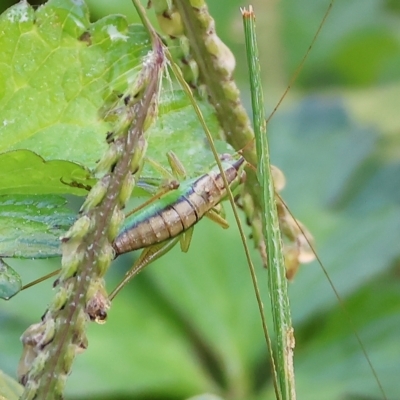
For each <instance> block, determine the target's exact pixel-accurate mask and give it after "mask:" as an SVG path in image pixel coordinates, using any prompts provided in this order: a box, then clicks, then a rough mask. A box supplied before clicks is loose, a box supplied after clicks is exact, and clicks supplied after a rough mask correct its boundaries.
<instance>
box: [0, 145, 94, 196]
mask: <svg viewBox="0 0 400 400" xmlns="http://www.w3.org/2000/svg"><path fill="white" fill-rule="evenodd" d="M0 164H1V169H0V195H2V194H7V193H13V194H33V195H39V194H48V193H58V194H74V195H77V196H82V195H86V194H87V190H85V189H83V188H81V187H76V186H77V185H81V186H85V187H86V186H90V185H93V184H94V182H95V180H94V179H91V178H90V174H89V172H88V171H87V170H85V168H83V167H81V166H80V165H78V164H75V163H72V162H70V161H57V160H54V161H47V162H46V161H45V160H43V158H42V157H40V156H38V155H36V154H35V153H33V152H31V151H29V150H15V151H10V152H8V153H2V154H0Z"/></svg>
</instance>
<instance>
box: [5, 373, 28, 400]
mask: <svg viewBox="0 0 400 400" xmlns="http://www.w3.org/2000/svg"><path fill="white" fill-rule="evenodd" d="M22 391H23V388H22V386H21V385H20V384H19V383H18V382H17V381H15V380H14V379H12V378H11V377H9V376H8V375H6V374H5V373H4V372H3V371H0V399H1V400H18V399H19V398H20V396H21V394H22Z"/></svg>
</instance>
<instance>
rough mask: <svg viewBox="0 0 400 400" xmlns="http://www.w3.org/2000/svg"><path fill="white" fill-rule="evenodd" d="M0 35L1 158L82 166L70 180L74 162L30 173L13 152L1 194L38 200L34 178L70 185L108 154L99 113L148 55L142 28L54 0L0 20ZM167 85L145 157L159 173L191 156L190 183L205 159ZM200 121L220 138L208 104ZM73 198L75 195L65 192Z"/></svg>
mask: <svg viewBox="0 0 400 400" xmlns="http://www.w3.org/2000/svg"><path fill="white" fill-rule="evenodd" d="M0 29H1V30H2V31H4V32H7V35H3V36H1V37H0V46H1V48H2V49H4V51H3V52H2V54H1V55H0V57H1V58H0V61H1V67H0V76H3V77H4V79H3V87H2V88H1V90H0V110H1V111H0V120H1V121H2V124H0V152H9V151H12V150H17V149H25V150H31V151H33V152H34V153H36V154H37V155H38V156H40V157H42V158H43V159H44V160H45V161H46V162H48V161H50V160H51V161H54V160H59V161H61V160H62V161H70V162H72V163H77V164H80V165H81V167H80V171H79V166H75V170H73V171H71V169H72V168H73V166H72V165H71V164H70V163H59V164H58V165H57V167H58V168H57V169H53V168H48V170H44V168H32V165H31V164H30V160H29V159H27V158H26V157H24V156H22V155H21V156H20V155H18V153H14V154H16V157H18V158H19V169H18V170H15V171H14V174H15V175H16V179H15V180H14V182H15V185H16V186H15V187H10V188H9V187H7V186H5V187H2V190H3V193H21V192H24V189H22V187H24V185H23V183H24V180H30V181H31V186H32V187H31V189H30V192H31V193H32V192H35V190H36V194H39V193H43V191H42V189H41V187H40V186H41V185H37V187H36V189H35V185H34V184H35V182H37V181H38V179H40V180H43V179H44V180H48V181H52V180H54V179H56V177H57V176H58V177H59V179H64V180H66V181H67V182H68V181H70V180H73V179H74V176H71V173H72V172H75V173H77V174H78V175H81V176H79V179H82V175H84V174H85V168H87V169H92V168H93V167H94V166H95V165H96V161H97V160H98V159H99V158H100V156H101V155H102V154H103V153H104V151H105V149H106V140H105V137H106V134H107V132H108V131H109V130H112V124H111V122H108V123H106V122H105V121H104V120H103V119H102V115H101V112H105V111H106V110H107V108H108V107H110V106H111V105H112V104H113V103H114V102H115V101H116V100H117V99H118V95H120V94H122V93H123V92H124V91H125V90H126V88H127V85H128V84H129V83H130V82H132V81H133V80H134V77H135V76H136V74H137V72H138V71H139V69H140V67H141V63H142V60H143V57H145V56H146V54H147V52H148V51H149V50H150V44H149V40H148V36H147V34H146V32H145V31H144V28H143V27H142V26H139V25H131V26H128V24H127V22H126V20H125V19H124V17H122V16H109V17H106V18H103V19H102V20H99V21H97V22H96V23H94V24H90V22H89V16H88V13H87V9H86V7H85V4H84V3H83V2H74V1H72V0H51V1H49V2H48V3H46V5H45V6H43V7H40V8H39V9H38V10H37V11H36V12H34V11H33V9H32V8H31V7H30V6H29V5H28V4H26V3H20V4H18V5H16V6H14V7H12V8H10V9H9V10H8V11H6V12H5V13H4V14H3V15H2V17H1V18H0ZM28 47H29V49H28ZM6 77H7V79H6ZM166 86H167V87H166V89H165V91H164V94H163V96H162V99H161V104H160V117H159V119H158V121H157V126H156V127H154V129H152V132H150V138H151V139H150V140H151V141H150V146H149V148H150V151H149V157H151V158H154V159H156V160H157V161H159V162H161V163H164V165H165V164H166V161H164V160H166V159H165V153H166V152H167V151H168V150H174V151H176V152H177V154H178V156H180V157H182V162H183V163H184V164H185V162H187V161H193V155H194V154H196V155H198V157H197V158H196V162H194V163H192V164H193V165H191V163H190V162H189V174H193V173H194V171H196V172H198V170H199V168H200V167H201V170H204V169H206V168H207V167H208V165H209V164H210V160H211V157H210V156H209V154H210V153H209V150H208V149H207V146H205V143H204V134H203V131H202V129H201V128H200V124H199V122H198V121H197V117H196V116H195V113H194V111H193V110H192V108H191V106H190V102H189V100H188V99H187V98H186V97H185V95H184V94H182V92H181V91H175V90H174V91H172V92H171V90H170V89H171V87H172V86H171V84H168V83H167V84H166ZM203 112H204V113H205V117H206V120H207V122H208V123H209V126H210V129H212V130H213V131H214V133H215V134H218V131H219V128H218V124H217V122H216V119H215V117H213V115H212V111H211V107H210V106H206V105H205V102H203ZM152 136H153V138H152ZM188 142H190V144H191V145H190V146H188V145H187V143H188ZM205 159H206V160H205ZM5 165H6V167H7V164H5ZM12 167H13V168H14V166H12ZM28 169H29V170H28ZM19 173H21V174H22V175H23V178H19V177H18V175H19ZM153 175H154V174H153ZM157 176H158V177H159V173H158V175H157ZM20 181H21V182H20ZM61 187H63V186H62V185H61ZM63 188H64V189H65V190H66V191H68V190H67V189H68V187H63ZM76 192H77V190H76V188H72V187H71V188H70V190H69V193H71V194H77V193H76ZM48 193H60V188H59V187H54V189H51V188H49V191H48ZM79 194H82V192H80V193H79Z"/></svg>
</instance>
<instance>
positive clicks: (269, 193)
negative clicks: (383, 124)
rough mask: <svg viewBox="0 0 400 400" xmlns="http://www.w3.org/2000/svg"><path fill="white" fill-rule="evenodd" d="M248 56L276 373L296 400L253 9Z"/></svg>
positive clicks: (246, 17)
mask: <svg viewBox="0 0 400 400" xmlns="http://www.w3.org/2000/svg"><path fill="white" fill-rule="evenodd" d="M242 15H243V24H244V31H245V42H246V53H247V61H248V65H249V73H250V89H251V100H252V107H253V123H254V131H255V137H256V151H257V158H258V164H257V165H258V168H257V178H258V182H259V185H260V189H261V207H262V216H261V217H262V230H263V235H264V239H265V243H266V247H267V257H268V278H269V279H268V283H269V290H270V299H271V307H272V316H273V322H274V329H275V333H276V341H277V343H276V347H277V351H276V357H275V362H276V365H277V373H278V380H279V387H280V397H281V398H282V399H284V400H289V399H290V400H293V399H295V398H296V392H295V384H294V370H293V348H294V336H293V327H292V323H291V316H290V306H289V297H288V292H287V280H286V271H285V263H284V256H283V246H282V239H281V233H280V229H279V221H278V213H277V209H276V203H275V189H274V182H273V179H272V175H271V165H270V157H269V149H268V142H267V134H266V133H267V126H266V120H265V111H264V98H263V91H262V85H261V74H260V65H259V62H258V49H257V41H256V32H255V15H254V12H253V10H252V8H251V7H249V10H242Z"/></svg>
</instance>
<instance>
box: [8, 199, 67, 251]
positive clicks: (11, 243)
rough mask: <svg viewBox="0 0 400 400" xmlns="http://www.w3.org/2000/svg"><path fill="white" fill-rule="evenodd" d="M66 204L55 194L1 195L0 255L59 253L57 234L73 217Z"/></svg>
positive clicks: (62, 231) (59, 234) (58, 234)
mask: <svg viewBox="0 0 400 400" xmlns="http://www.w3.org/2000/svg"><path fill="white" fill-rule="evenodd" d="M65 205H66V200H65V199H63V198H61V197H58V196H44V195H42V196H32V195H31V196H26V195H14V196H0V257H23V258H46V257H55V256H59V255H60V254H61V250H60V236H62V235H63V233H65V231H66V229H68V228H69V227H70V226H71V225H72V223H73V221H74V220H75V214H74V213H73V212H72V211H71V210H70V209H68V208H67V207H65Z"/></svg>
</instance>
